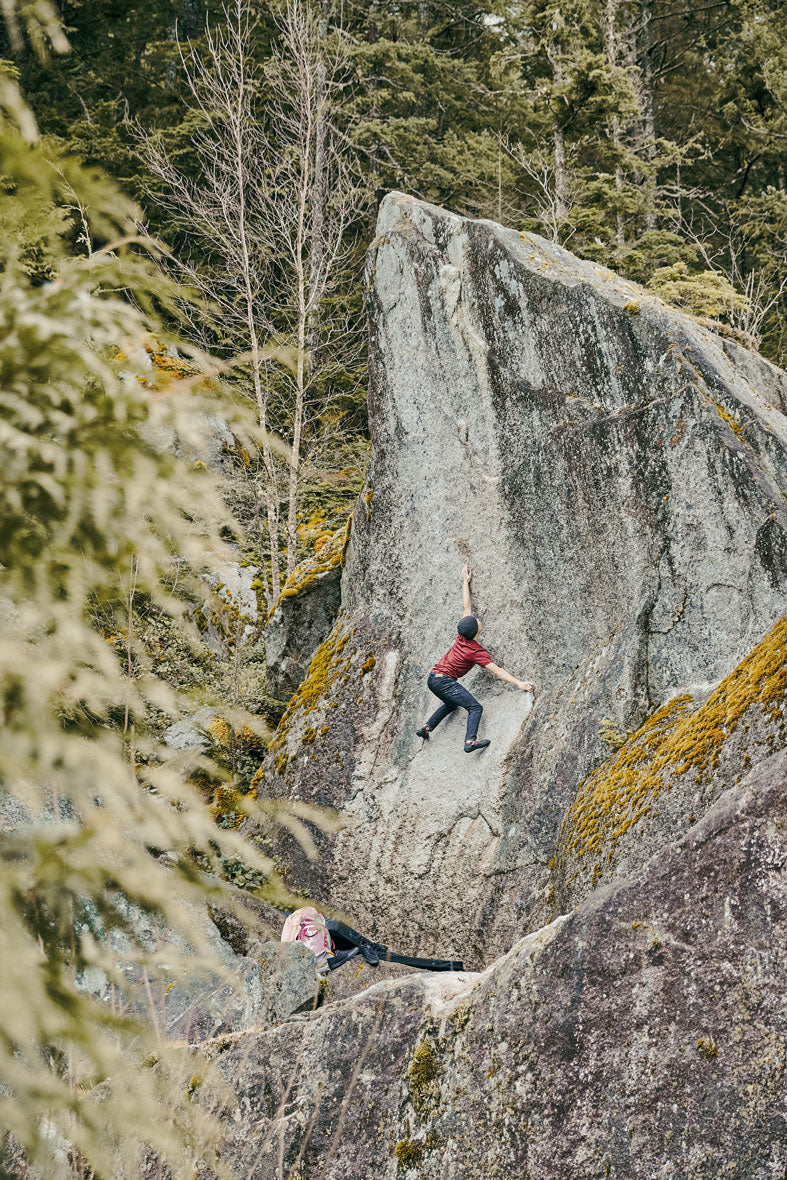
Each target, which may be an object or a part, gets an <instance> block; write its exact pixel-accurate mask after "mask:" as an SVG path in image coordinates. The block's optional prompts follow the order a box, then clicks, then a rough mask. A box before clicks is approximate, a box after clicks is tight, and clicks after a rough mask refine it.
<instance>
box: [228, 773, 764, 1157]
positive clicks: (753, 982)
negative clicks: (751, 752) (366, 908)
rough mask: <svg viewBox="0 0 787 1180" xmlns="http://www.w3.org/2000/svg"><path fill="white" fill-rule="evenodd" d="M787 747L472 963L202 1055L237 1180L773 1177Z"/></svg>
mask: <svg viewBox="0 0 787 1180" xmlns="http://www.w3.org/2000/svg"><path fill="white" fill-rule="evenodd" d="M785 786H787V758H785V757H784V755H776V756H774V757H772V758H771V759H769V760H767V761H766V762H764V763H763V764H761V766H760V767H758V768H757V770H754V771H752V772H751V773H750V774H749V776H748V778H747V779H746V780H745V781H744V782H743V783H741V785H740V786H738V787H735V788H732V789H731V790H729V791H727V792H726V793H725V794H723V795H722V796H721V797H720V798H719V799H717V800H716V802H715V803H714V804H713V805H712V806H711V808H710V809H709V811H708V812H707V814H706V815H705V817H704V818H703V819H702V820H701V821H700V822H699V823H698V824H696V825H695V826H693V827H692V828H691V830H690V831H689V832H688V833H687V834H686V835H684V837H683V838H682V839H681V840H680V841H678V842H677V843H675V844H673V845H671V846H670V847H669V848H668V849H667V850H665V851H662V852H660V853H658V854H657V855H656V856H655V857H653V858H652V859H651V860H650V861H649V862H648V864H647V865H646V866H644V867H643V868H641V869H640V871H638V872H637V873H635V874H634V875H632V876H631V877H628V878H626V879H624V880H621V881H619V882H616V883H615V884H613V885H612V886H609V887H607V888H604V889H600V890H598V891H597V892H596V893H595V894H594V895H593V896H592V897H590V898H589V899H588V900H587V901H585V902H584V903H583V904H582V905H581V906H580V907H579V909H577V910H575V911H574V912H573V913H572V914H570V915H568V916H564V917H561V918H558V919H557V920H556V921H555V922H553V923H552V924H551V925H549V926H547V927H545V928H543V929H542V930H540V931H538V932H537V933H534V934H531V935H529V936H527V937H525V938H524V939H521V940H520V941H519V942H518V943H517V944H516V945H515V946H514V947H513V949H512V950H511V951H510V952H509V953H508V954H507V955H506V956H505V957H504V958H502V959H500V960H499V961H498V962H497V963H495V964H494V965H493V966H492V967H490V968H489V969H487V970H486V971H485V972H483V973H482V974H481V975H477V976H474V975H464V976H454V977H451V976H435V975H420V976H412V977H410V978H408V979H404V980H400V981H398V982H387V983H381V984H379V985H377V986H374V987H371V988H368V989H367V990H366V991H365V992H364V993H363V994H362V995H360V996H357V997H355V998H354V999H351V1000H348V1001H345V1002H343V1003H339V1004H329V1005H328V1006H327V1007H325V1008H323V1009H320V1010H319V1011H318V1012H316V1013H314V1014H312V1015H311V1016H309V1017H308V1018H307V1019H306V1020H305V1021H304V1022H302V1023H300V1024H297V1025H294V1024H292V1023H286V1022H285V1023H284V1024H281V1025H279V1026H278V1027H277V1028H275V1029H272V1030H269V1031H266V1032H255V1031H251V1032H249V1033H246V1034H243V1035H240V1036H238V1037H237V1038H234V1039H232V1040H231V1041H230V1042H229V1043H225V1042H216V1043H215V1044H214V1045H212V1046H209V1047H208V1049H207V1052H208V1055H209V1056H210V1057H211V1058H212V1059H213V1060H214V1061H215V1062H216V1064H217V1066H218V1069H219V1071H220V1074H221V1077H222V1078H223V1079H224V1080H225V1081H228V1082H229V1083H230V1089H231V1090H232V1091H233V1092H234V1094H235V1106H234V1108H233V1109H231V1110H229V1111H228V1115H229V1119H228V1141H227V1143H226V1144H225V1145H224V1148H223V1150H222V1161H223V1163H224V1165H225V1166H226V1167H228V1168H229V1169H230V1172H231V1174H233V1175H235V1176H238V1177H244V1180H274V1178H275V1177H280V1176H286V1177H290V1178H292V1180H294V1178H295V1177H298V1180H317V1177H319V1178H320V1180H368V1178H369V1177H371V1176H378V1177H388V1178H390V1180H394V1177H403V1178H405V1180H421V1178H426V1180H428V1178H429V1177H433V1178H434V1180H438V1178H439V1180H479V1178H480V1177H490V1178H491V1177H501V1178H505V1180H509V1178H510V1177H528V1178H529V1180H556V1178H557V1177H560V1180H597V1178H600V1177H605V1176H611V1177H618V1178H619V1180H639V1178H642V1180H657V1178H658V1180H667V1178H674V1180H677V1178H678V1177H692V1180H720V1178H721V1177H729V1180H743V1178H745V1180H773V1178H774V1177H782V1176H783V1175H784V1174H785V1169H787V1085H786V1084H785V1065H786V1063H787V792H785Z"/></svg>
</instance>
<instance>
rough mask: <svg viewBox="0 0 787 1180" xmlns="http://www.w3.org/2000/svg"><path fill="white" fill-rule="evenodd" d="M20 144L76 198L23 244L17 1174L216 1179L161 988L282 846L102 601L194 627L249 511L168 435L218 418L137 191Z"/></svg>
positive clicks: (1, 816) (12, 898)
mask: <svg viewBox="0 0 787 1180" xmlns="http://www.w3.org/2000/svg"><path fill="white" fill-rule="evenodd" d="M0 159H1V160H2V163H1V164H0V170H2V173H3V175H4V177H5V178H6V191H7V194H8V198H9V200H11V199H13V200H15V201H17V202H18V203H19V206H20V208H22V207H25V206H26V205H27V206H28V207H34V208H36V209H38V210H45V209H46V208H49V207H51V208H52V209H54V210H57V211H58V212H57V214H56V215H53V216H52V218H51V222H50V223H49V225H48V226H47V227H46V229H45V232H44V233H43V234H42V233H41V225H40V224H39V225H38V227H37V231H36V232H37V233H38V234H39V238H40V240H41V241H43V242H44V245H45V247H46V255H47V260H48V262H47V268H48V273H49V275H50V277H45V276H42V275H41V274H40V273H36V271H35V268H32V269H31V267H30V266H29V265H28V262H29V252H27V251H26V248H25V243H24V242H20V240H19V236H18V235H10V236H9V238H8V239H7V240H6V243H5V245H4V246H3V247H0V561H1V562H2V565H0V962H2V964H3V970H2V972H0V1013H1V1014H2V1015H1V1016H0V1125H2V1127H3V1128H4V1129H5V1131H6V1134H5V1137H4V1139H2V1140H0V1172H3V1173H4V1174H17V1173H16V1172H15V1171H13V1170H12V1169H14V1168H15V1167H16V1166H17V1165H16V1164H15V1163H14V1160H15V1159H16V1160H17V1162H18V1160H19V1159H20V1158H21V1156H20V1155H19V1153H20V1152H21V1153H24V1157H25V1158H26V1159H27V1160H28V1161H30V1162H31V1163H33V1164H34V1165H35V1167H36V1169H37V1173H38V1174H40V1175H42V1176H58V1177H60V1176H83V1177H90V1176H95V1177H102V1178H109V1177H113V1178H118V1180H120V1178H122V1177H132V1176H135V1177H136V1176H138V1175H139V1174H140V1172H141V1160H142V1158H143V1155H144V1153H151V1152H153V1153H156V1154H157V1155H158V1156H159V1157H160V1158H165V1159H166V1161H167V1167H168V1169H169V1174H171V1175H172V1176H173V1177H187V1176H188V1177H189V1178H191V1177H192V1176H193V1175H194V1174H195V1169H196V1168H197V1167H198V1166H199V1162H200V1161H205V1162H210V1161H211V1159H212V1158H213V1155H214V1153H215V1142H216V1129H215V1124H213V1123H211V1122H210V1120H209V1119H208V1118H207V1117H206V1115H205V1113H204V1112H202V1111H200V1110H199V1108H198V1107H197V1105H196V1104H195V1103H194V1102H192V1101H191V1099H190V1097H189V1087H188V1081H187V1079H188V1072H184V1071H185V1070H186V1062H185V1060H183V1059H182V1057H181V1056H179V1052H178V1051H177V1050H176V1049H175V1048H174V1047H172V1046H168V1045H167V1044H166V1042H165V1040H164V1037H163V1033H160V1032H159V1029H158V1027H157V1024H158V1017H157V1013H156V1011H155V1005H153V1007H152V1008H151V1010H150V1011H149V1012H148V1013H147V1015H145V1012H144V1011H143V1008H144V1001H145V997H149V998H150V1000H151V1002H152V1000H153V996H154V993H155V989H156V986H157V983H161V982H162V981H163V982H164V984H165V985H166V981H167V980H169V981H174V980H176V979H178V978H179V977H181V976H182V975H183V973H184V972H186V971H188V972H189V973H190V974H191V975H192V976H193V975H194V972H195V971H196V970H198V969H199V968H200V967H202V968H204V969H207V968H208V967H210V968H211V969H212V970H213V971H221V970H222V968H221V966H220V965H219V964H218V963H217V962H216V958H215V950H214V947H213V945H212V944H211V942H210V939H209V937H208V935H207V934H206V933H205V932H204V931H205V929H206V926H205V924H204V923H201V922H200V921H199V920H198V918H199V915H200V913H201V912H203V910H204V898H205V894H206V890H207V889H208V886H207V885H206V884H205V882H206V880H209V879H210V878H209V876H208V874H206V872H205V870H210V869H212V868H213V869H216V870H218V868H219V862H220V859H221V858H224V859H225V860H243V861H244V862H245V863H246V864H248V865H249V866H250V867H251V868H253V869H255V870H256V871H258V872H259V873H261V874H263V875H268V874H269V871H270V864H269V863H268V862H267V861H266V860H265V858H263V857H261V856H260V855H258V854H256V853H255V852H254V850H253V849H252V848H250V847H249V845H248V844H247V843H246V842H245V841H244V840H243V839H242V838H241V837H240V836H238V834H237V833H236V832H233V831H232V830H219V829H218V828H217V827H216V826H215V824H214V821H213V817H212V815H211V813H210V811H209V809H208V807H207V806H206V805H205V804H204V803H203V802H202V801H201V800H200V798H199V796H198V795H197V793H196V792H195V791H194V789H193V788H192V787H191V786H190V784H189V782H188V780H187V778H186V776H185V774H184V773H183V771H182V770H181V768H179V767H178V766H177V765H176V764H174V763H173V762H172V761H169V762H167V761H166V760H165V758H164V756H163V752H162V751H161V750H159V749H158V748H157V747H156V746H155V744H154V743H153V741H152V739H150V738H146V737H145V734H144V718H145V717H146V716H147V715H149V713H150V711H151V710H152V709H155V708H157V709H165V710H169V711H172V712H175V711H176V707H177V702H176V701H175V700H174V699H173V696H172V693H171V690H170V689H168V687H167V686H166V685H165V684H164V683H163V682H162V681H161V680H160V679H159V678H158V677H157V676H156V675H155V669H153V668H151V667H148V666H146V664H145V662H144V659H143V658H142V655H141V654H140V651H139V649H138V648H136V647H135V646H134V645H133V642H132V639H131V638H130V637H127V648H128V650H127V656H128V658H127V660H126V659H123V660H119V659H118V658H117V654H116V650H115V648H114V646H113V645H112V644H110V643H109V642H107V637H105V636H104V635H102V633H101V631H100V630H99V629H97V628H96V626H95V625H94V620H95V618H96V617H97V616H99V617H100V615H101V610H102V608H103V607H107V608H108V609H110V610H113V611H116V610H117V609H118V607H119V606H121V607H122V604H124V603H129V602H130V601H131V599H133V596H134V595H138V596H145V598H146V600H147V601H149V602H150V603H152V604H154V605H155V606H156V608H157V609H158V610H160V611H162V612H165V613H167V614H168V615H169V616H170V617H171V618H172V620H173V625H175V626H177V627H179V628H180V629H182V630H183V631H184V633H186V632H188V626H189V625H188V621H187V618H186V610H185V604H184V601H183V599H182V597H179V596H176V595H175V594H173V593H172V589H171V585H172V570H173V562H174V561H177V562H178V563H179V566H180V567H182V566H183V564H184V563H185V565H186V567H187V568H190V569H192V570H193V571H195V572H199V571H200V570H201V569H204V568H205V567H206V565H207V564H208V563H210V562H211V560H212V561H214V562H215V560H216V558H217V556H219V555H220V543H218V542H214V541H212V540H211V538H213V537H216V536H218V535H219V530H220V526H221V524H222V522H223V520H224V519H225V517H226V512H225V509H224V507H223V505H222V503H221V500H220V498H219V497H218V495H217V494H216V490H215V488H214V484H213V480H212V477H211V476H210V474H209V473H208V472H207V471H206V470H205V469H204V466H203V465H201V464H195V463H194V462H193V461H191V462H189V461H186V460H183V459H178V458H177V457H176V456H175V454H174V453H173V448H171V447H169V448H168V447H164V446H162V445H161V442H160V440H161V439H162V438H172V437H174V436H176V437H177V438H178V439H179V440H181V449H183V450H186V451H188V449H189V445H191V446H192V447H197V448H198V447H199V438H198V430H197V427H196V425H195V423H198V422H199V421H200V420H204V417H205V416H204V415H201V414H200V413H199V407H200V403H199V391H198V388H195V384H194V381H193V379H192V380H190V381H184V382H178V381H177V380H175V381H169V383H168V384H166V385H165V386H164V387H156V385H155V383H154V382H153V381H152V378H151V370H150V367H149V360H148V354H147V351H146V345H149V342H150V334H151V332H153V331H154V330H155V331H160V329H159V325H158V323H157V320H156V312H157V310H161V309H164V310H167V312H168V313H170V314H174V310H175V307H176V304H177V299H176V295H177V297H178V299H182V292H180V291H178V292H175V291H174V290H173V288H172V287H171V286H170V285H168V283H167V281H166V280H165V279H164V278H163V277H162V273H161V270H160V269H159V268H158V267H157V266H156V265H155V260H154V259H153V258H151V257H150V252H149V249H150V248H149V247H148V248H147V249H145V248H143V246H142V245H141V244H140V242H139V241H138V239H137V238H136V236H135V234H134V231H133V220H132V216H133V210H132V209H131V207H130V206H129V205H128V203H127V202H126V201H125V199H124V198H123V197H122V196H121V195H120V194H119V193H118V192H117V191H116V190H115V189H114V187H113V186H112V185H110V184H109V183H108V182H106V181H105V180H103V179H102V178H101V177H100V176H99V175H98V174H95V173H93V172H91V171H89V170H86V169H85V168H83V167H82V166H81V165H79V164H78V163H74V162H73V161H70V160H68V159H66V158H65V157H62V156H58V155H57V154H55V153H53V152H52V151H51V150H50V149H48V148H47V147H46V146H44V145H41V144H40V143H39V144H30V143H29V142H25V141H24V140H23V138H22V137H21V136H20V135H19V134H18V133H17V132H15V131H14V130H13V128H12V127H9V126H8V123H7V124H6V127H5V128H4V129H2V131H0ZM64 209H67V210H69V216H67V217H66V216H63V210H64ZM41 220H42V219H39V221H41ZM43 221H44V222H45V221H46V218H45V217H44V218H43ZM98 243H103V245H98ZM131 605H132V606H133V602H132V603H131ZM162 853H166V855H162ZM132 1015H134V1017H135V1018H134V1019H132V1018H131V1016H132ZM140 1016H142V1017H143V1019H141V1020H140V1019H137V1018H138V1017H140ZM19 1166H20V1167H21V1164H20V1165H19Z"/></svg>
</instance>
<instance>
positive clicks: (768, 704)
mask: <svg viewBox="0 0 787 1180" xmlns="http://www.w3.org/2000/svg"><path fill="white" fill-rule="evenodd" d="M786 693H787V616H785V617H784V618H782V619H781V620H780V621H779V622H778V623H777V624H776V626H775V627H774V628H773V630H772V631H771V632H770V633H769V634H768V635H766V637H765V638H764V639H763V640H762V642H761V643H759V644H758V645H757V646H756V647H755V648H754V649H753V650H752V651H751V652H750V653H749V655H748V656H747V657H746V659H745V660H743V661H742V662H741V663H740V664H739V665H738V667H737V668H735V669H734V671H733V672H731V673H730V675H729V676H727V677H726V679H724V680H723V681H722V682H721V684H720V685H719V687H718V688H717V689H716V690H715V692H713V693H712V694H711V696H710V697H709V698H708V700H707V701H706V702H705V704H704V705H701V706H700V707H699V708H696V707H695V703H694V701H693V698H692V697H691V696H688V695H685V696H680V697H676V698H675V700H673V701H670V702H669V704H667V705H664V706H663V707H662V708H661V709H659V710H658V711H657V712H656V713H654V715H653V716H652V717H650V718H648V720H647V721H646V722H645V724H644V725H643V726H642V727H641V728H640V729H639V730H637V732H636V733H634V734H633V735H632V736H631V737H630V739H629V740H628V741H626V742H625V744H624V745H623V746H622V748H621V749H620V751H619V752H618V754H617V755H616V757H615V758H612V759H608V760H607V761H606V762H605V763H603V765H602V766H600V767H598V769H597V770H595V771H593V773H592V774H591V775H589V776H588V778H586V779H585V780H584V782H583V783H582V784H581V786H580V788H579V791H578V793H577V797H576V799H575V801H574V803H573V805H572V807H571V809H570V811H569V813H568V816H567V818H566V820H565V822H564V824H563V830H562V832H561V843H562V845H563V847H564V849H565V850H566V851H567V852H569V853H573V854H574V855H576V856H577V857H583V856H585V855H586V854H591V855H593V854H595V853H598V852H599V850H600V849H601V848H602V846H605V847H608V849H609V851H608V854H607V855H608V859H609V860H611V859H612V856H613V855H614V849H615V844H616V842H617V840H619V839H620V837H621V836H622V835H623V834H624V833H625V832H626V831H628V829H629V828H630V827H632V825H634V824H636V823H637V822H638V820H640V819H641V818H642V816H643V815H645V814H646V813H647V812H648V811H649V809H650V807H651V805H652V803H653V802H654V800H655V799H657V798H658V796H659V794H660V793H661V791H663V790H668V789H669V788H670V786H671V785H672V781H673V780H674V779H675V778H677V777H678V776H680V775H683V774H686V773H688V772H690V771H694V776H695V779H696V781H697V782H702V781H703V780H706V779H707V778H709V776H710V774H711V773H712V771H713V770H714V769H715V767H716V765H717V763H718V759H719V754H720V753H721V750H722V748H723V746H724V743H725V742H726V741H727V739H728V738H729V737H730V736H731V734H732V733H734V731H735V730H736V729H737V727H738V725H739V724H740V722H741V719H742V718H743V716H744V714H745V713H746V712H747V710H748V709H749V708H751V707H752V706H753V705H759V706H760V707H761V708H762V709H763V710H764V711H765V712H766V713H767V714H769V715H770V716H771V717H772V718H773V719H774V720H777V719H779V718H781V716H782V714H783V708H784V698H785V694H786Z"/></svg>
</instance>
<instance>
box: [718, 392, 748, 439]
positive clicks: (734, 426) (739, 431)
mask: <svg viewBox="0 0 787 1180" xmlns="http://www.w3.org/2000/svg"><path fill="white" fill-rule="evenodd" d="M713 404H714V406H715V407H716V411H717V413H718V415H719V417H720V418H723V420H724V421H725V422H726V423H727V425H728V426H729V428H730V430H732V431H733V433H734V434H736V435H737V437H738V438H739V439H741V441H742V442H745V441H746V438H745V435H744V433H743V427H742V426H740V425H739V423H737V422H736V421H735V419H734V418H733V416H732V414H730V413H729V412H728V411H727V410H725V408H724V406H723V405H721V403H720V402H717V401H714V402H713Z"/></svg>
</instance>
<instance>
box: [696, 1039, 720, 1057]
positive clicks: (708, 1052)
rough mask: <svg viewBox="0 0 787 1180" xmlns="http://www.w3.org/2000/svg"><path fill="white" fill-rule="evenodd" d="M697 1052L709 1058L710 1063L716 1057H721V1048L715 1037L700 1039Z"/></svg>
mask: <svg viewBox="0 0 787 1180" xmlns="http://www.w3.org/2000/svg"><path fill="white" fill-rule="evenodd" d="M697 1052H698V1053H702V1055H703V1057H707V1058H708V1061H713V1059H714V1057H718V1056H719V1046H718V1045H717V1044H716V1042H715V1041H714V1039H713V1037H700V1039H699V1040H698V1041H697Z"/></svg>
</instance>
